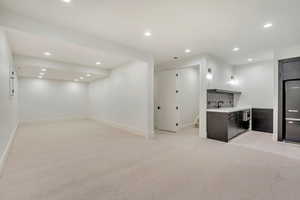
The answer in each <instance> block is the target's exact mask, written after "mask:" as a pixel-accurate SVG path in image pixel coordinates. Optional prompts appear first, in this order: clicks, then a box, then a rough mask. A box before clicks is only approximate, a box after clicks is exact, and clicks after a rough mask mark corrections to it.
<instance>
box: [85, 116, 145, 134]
mask: <svg viewBox="0 0 300 200" xmlns="http://www.w3.org/2000/svg"><path fill="white" fill-rule="evenodd" d="M90 119H91V120H94V121H97V122H100V123H104V124H107V125H109V126H111V127H114V128H118V129H122V130H125V131H127V132H129V133H132V134H134V135H138V136H143V137H146V138H148V137H147V134H146V132H145V131H143V130H140V129H137V128H133V127H129V126H127V125H124V124H120V123H117V122H113V121H109V120H102V119H97V118H95V117H91V118H90Z"/></svg>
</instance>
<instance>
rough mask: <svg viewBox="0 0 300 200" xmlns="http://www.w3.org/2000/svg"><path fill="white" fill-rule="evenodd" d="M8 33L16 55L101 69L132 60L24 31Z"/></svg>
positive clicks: (111, 67)
mask: <svg viewBox="0 0 300 200" xmlns="http://www.w3.org/2000/svg"><path fill="white" fill-rule="evenodd" d="M7 35H8V40H9V43H10V45H11V48H12V51H13V53H14V54H15V55H25V56H31V57H37V58H44V59H48V60H54V61H60V62H64V63H71V64H77V65H83V66H89V67H95V68H99V69H113V68H115V67H118V66H119V65H122V64H124V63H127V62H129V61H130V59H128V58H125V57H121V56H116V55H111V54H108V53H106V52H104V51H99V50H94V49H90V48H86V47H83V46H79V45H76V44H74V43H70V42H65V41H61V40H54V39H51V38H45V37H40V36H36V35H32V34H28V33H24V32H19V31H8V34H7ZM44 52H51V54H52V55H51V56H45V55H44ZM99 61H100V62H101V65H96V62H99Z"/></svg>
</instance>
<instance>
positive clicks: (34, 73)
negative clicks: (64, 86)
mask: <svg viewBox="0 0 300 200" xmlns="http://www.w3.org/2000/svg"><path fill="white" fill-rule="evenodd" d="M41 69H43V68H42V67H36V66H21V67H18V69H17V72H18V76H19V77H23V78H38V76H39V73H41V72H42V71H41ZM42 73H45V75H43V79H50V80H63V81H74V80H75V79H77V81H78V82H92V81H95V80H97V79H100V78H104V77H105V76H103V75H99V74H93V73H89V74H90V76H89V77H87V76H86V74H87V73H80V72H77V71H70V70H69V71H65V70H57V69H51V68H50V69H49V68H48V69H47V71H46V72H42ZM80 77H82V78H83V80H81V79H80Z"/></svg>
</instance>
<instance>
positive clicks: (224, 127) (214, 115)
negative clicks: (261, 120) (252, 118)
mask: <svg viewBox="0 0 300 200" xmlns="http://www.w3.org/2000/svg"><path fill="white" fill-rule="evenodd" d="M248 127H249V121H246V122H244V121H243V111H237V112H232V113H222V112H207V137H208V138H210V139H215V140H219V141H223V142H228V141H229V140H230V139H232V138H234V137H236V136H238V135H240V134H242V133H244V132H246V131H247V130H248Z"/></svg>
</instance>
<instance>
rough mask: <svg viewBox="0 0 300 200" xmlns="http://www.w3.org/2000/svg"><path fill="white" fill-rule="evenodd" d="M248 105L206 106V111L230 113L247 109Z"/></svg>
mask: <svg viewBox="0 0 300 200" xmlns="http://www.w3.org/2000/svg"><path fill="white" fill-rule="evenodd" d="M249 109H251V107H250V106H237V107H226V108H224V107H221V108H208V109H206V111H207V112H219V113H232V112H237V111H243V110H249Z"/></svg>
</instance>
